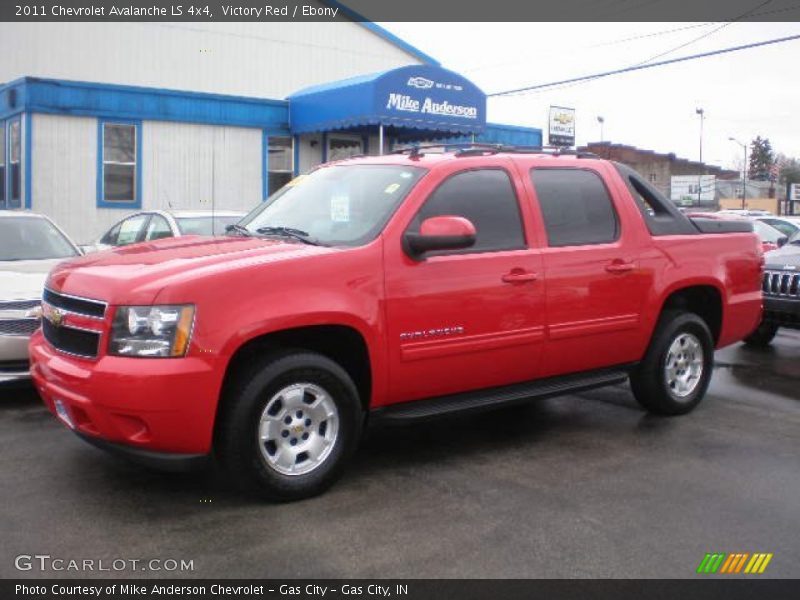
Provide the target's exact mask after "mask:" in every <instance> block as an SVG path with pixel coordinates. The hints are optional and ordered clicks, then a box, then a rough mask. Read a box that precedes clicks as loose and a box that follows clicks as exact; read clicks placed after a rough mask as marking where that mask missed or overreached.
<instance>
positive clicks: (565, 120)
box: [547, 106, 575, 147]
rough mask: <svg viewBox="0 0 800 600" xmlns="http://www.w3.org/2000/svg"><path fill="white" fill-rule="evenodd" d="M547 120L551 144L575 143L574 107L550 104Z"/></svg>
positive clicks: (569, 144)
mask: <svg viewBox="0 0 800 600" xmlns="http://www.w3.org/2000/svg"><path fill="white" fill-rule="evenodd" d="M547 122H548V129H547V133H548V138H549V140H550V145H551V146H565V147H572V146H574V145H575V109H574V108H566V107H564V106H551V107H550V117H549V118H548V120H547Z"/></svg>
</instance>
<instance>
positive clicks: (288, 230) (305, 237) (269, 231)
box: [256, 227, 322, 246]
mask: <svg viewBox="0 0 800 600" xmlns="http://www.w3.org/2000/svg"><path fill="white" fill-rule="evenodd" d="M256 233H260V234H262V235H278V236H282V237H288V238H292V239H295V240H299V241H301V242H303V243H304V244H310V245H312V246H322V243H321V242H319V241H318V240H315V239H314V238H312V237H311V235H310V234H309V233H308V232H307V231H303V230H302V229H294V228H293V227H259V228H258V229H256Z"/></svg>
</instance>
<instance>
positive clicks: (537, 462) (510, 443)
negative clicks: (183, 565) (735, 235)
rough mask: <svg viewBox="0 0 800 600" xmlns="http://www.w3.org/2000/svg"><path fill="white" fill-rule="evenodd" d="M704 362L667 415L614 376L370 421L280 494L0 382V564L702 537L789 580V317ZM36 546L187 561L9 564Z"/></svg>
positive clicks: (576, 550)
mask: <svg viewBox="0 0 800 600" xmlns="http://www.w3.org/2000/svg"><path fill="white" fill-rule="evenodd" d="M716 363H717V365H716V368H715V374H714V378H713V380H712V384H711V387H710V390H709V393H708V395H707V397H706V399H705V400H704V402H703V403H702V404H701V405H700V406H699V407H698V408H697V410H695V411H694V412H693V413H691V414H690V415H687V416H684V417H677V418H659V417H653V416H649V415H647V414H645V413H644V412H642V411H641V410H640V409H639V408H638V406H637V405H636V403H635V401H634V399H633V397H632V396H631V394H630V392H629V391H628V388H627V386H624V385H623V386H616V387H611V388H606V389H601V390H595V391H591V392H586V393H582V394H578V395H573V396H567V397H562V398H554V399H548V400H542V401H534V402H533V403H531V404H529V405H526V406H524V407H519V408H513V409H506V410H501V411H498V412H494V413H489V414H482V415H476V416H470V417H461V418H454V419H449V420H444V421H437V422H432V423H427V424H418V425H414V426H406V427H401V428H392V429H381V430H379V431H372V432H371V433H370V434H369V435H368V436H367V438H366V439H365V440H364V442H363V444H362V446H361V448H360V450H359V452H358V454H357V456H356V458H355V460H354V462H353V464H352V465H351V467H350V468H349V470H348V471H347V473H346V474H345V477H344V479H343V480H341V481H340V482H339V483H338V484H337V485H336V486H335V487H334V488H333V489H332V490H330V491H329V492H328V493H326V494H325V495H323V496H321V497H318V498H314V499H311V500H306V501H303V502H297V503H293V504H268V503H264V502H261V501H259V500H257V499H254V498H251V497H247V496H242V495H240V494H238V493H236V492H234V491H233V490H231V489H230V488H229V487H227V485H226V484H225V483H224V481H223V480H222V479H221V478H219V477H218V476H217V475H215V474H214V473H213V472H212V471H209V472H203V473H196V474H181V475H175V474H165V473H159V472H153V471H149V470H147V469H144V468H141V467H138V466H134V465H131V464H128V463H126V462H123V461H121V460H119V459H116V458H114V457H111V456H108V455H106V454H105V453H103V452H101V451H99V450H97V449H95V448H93V447H91V446H89V445H87V444H86V443H85V442H83V441H81V440H79V439H78V438H76V437H75V436H74V435H73V434H72V433H70V432H69V431H67V430H66V429H65V428H64V427H62V426H61V425H60V424H58V423H57V422H56V421H55V419H53V418H52V417H51V416H50V415H49V413H47V412H46V411H45V409H44V408H43V406H42V405H41V403H40V402H39V400H38V398H37V397H36V395H35V392H34V391H33V390H32V389H30V388H23V389H16V390H9V389H4V390H2V391H0V397H1V398H2V401H0V507H2V509H0V539H1V540H2V543H0V577H84V576H102V577H108V576H115V575H116V576H143V577H164V576H182V577H201V578H217V577H245V578H251V577H259V578H260V577H269V578H284V577H303V578H308V577H319V578H357V577H363V578H386V577H398V578H445V577H446V578H461V577H467V578H476V577H477V578H512V577H513V578H517V577H521V578H528V577H537V578H538V577H550V578H560V577H604V578H608V577H611V578H621V577H626V578H627V577H631V578H633V577H636V578H638V577H643V578H665V577H668V578H679V577H695V576H696V575H695V569H696V568H697V566H698V564H699V563H700V561H701V560H702V559H703V557H704V555H705V553H706V552H726V553H732V552H770V553H773V554H774V557H773V559H772V561H771V562H770V564H769V566H768V568H767V570H766V572H765V574H764V575H762V577H767V576H768V577H782V578H784V577H794V578H796V577H798V576H800V332H781V333H780V334H779V335H778V337H777V338H776V340H775V342H774V343H773V346H772V348H770V349H768V350H751V349H748V348H746V347H745V346H742V345H736V346H733V347H730V348H726V349H724V350H722V351H720V352H718V353H717V356H716ZM35 554H39V555H49V556H50V557H52V558H54V559H55V558H58V559H64V560H66V561H69V560H83V559H90V560H94V561H96V562H95V565H98V564H99V563H98V562H97V561H100V560H102V561H104V563H103V564H104V566H105V567H106V568H109V567H110V566H111V565H112V563H111V561H113V560H115V559H125V560H131V559H139V560H149V559H161V560H162V561H163V560H167V559H175V560H178V561H180V560H181V559H182V560H185V561H192V564H193V570H191V571H184V572H181V571H177V572H166V571H155V572H154V571H146V572H141V571H138V570H132V569H130V568H125V569H124V570H122V571H119V572H116V571H113V570H112V571H110V572H99V571H96V570H95V571H93V572H91V571H90V572H74V571H54V570H45V571H41V570H39V568H38V566H35V567H34V568H33V569H32V570H30V571H18V570H17V569H16V568H15V567H14V562H15V557H17V556H18V555H35ZM64 564H65V565H66V564H68V563H64ZM162 564H170V565H171V563H162ZM120 565H121V563H119V562H118V563H116V566H120ZM139 568H140V567H138V566H137V569H139Z"/></svg>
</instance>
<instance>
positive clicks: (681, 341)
mask: <svg viewBox="0 0 800 600" xmlns="http://www.w3.org/2000/svg"><path fill="white" fill-rule="evenodd" d="M703 358H704V355H703V345H702V344H701V343H700V340H699V339H697V337H695V336H694V335H692V334H691V333H682V334H680V335H679V336H678V337H676V338H675V339H674V340H673V341H672V344H670V347H669V350H667V358H666V361H665V362H664V376H665V378H666V382H667V387H668V388H669V390H670V392H671V393H672V395H673V396H675V397H676V398H686V397H687V396H690V395H691V394H692V392H694V391H695V390H696V389H697V386H698V385H699V384H700V380H701V379H702V377H703Z"/></svg>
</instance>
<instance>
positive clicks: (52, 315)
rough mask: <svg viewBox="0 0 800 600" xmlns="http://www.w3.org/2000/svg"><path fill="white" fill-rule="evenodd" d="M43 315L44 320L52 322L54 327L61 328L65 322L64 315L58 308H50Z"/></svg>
mask: <svg viewBox="0 0 800 600" xmlns="http://www.w3.org/2000/svg"><path fill="white" fill-rule="evenodd" d="M42 313H43V316H44V318H45V319H47V320H48V321H50V324H51V325H52V326H53V327H61V324H62V323H63V322H64V313H63V312H61V311H60V310H58V309H57V308H51V307H48V308H47V309H46V310H44V311H42Z"/></svg>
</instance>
